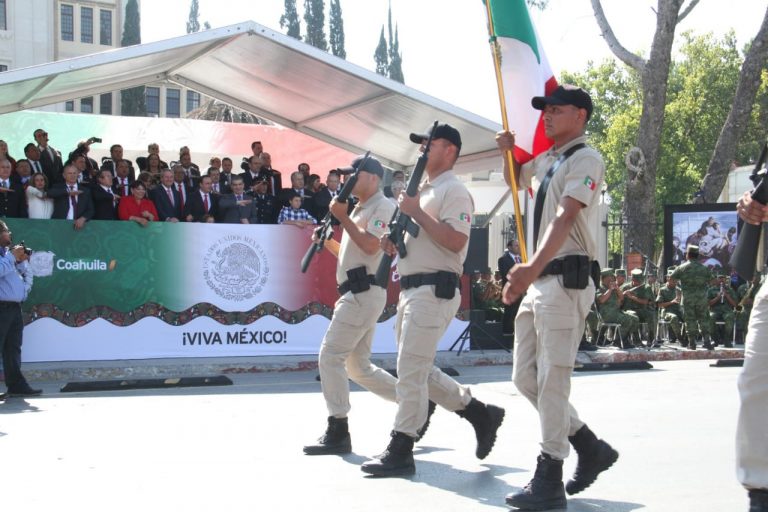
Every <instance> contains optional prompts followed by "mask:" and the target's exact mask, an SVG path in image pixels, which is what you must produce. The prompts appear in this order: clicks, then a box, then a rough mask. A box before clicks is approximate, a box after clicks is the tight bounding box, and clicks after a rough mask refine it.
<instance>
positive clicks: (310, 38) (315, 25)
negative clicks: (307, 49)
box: [304, 0, 328, 52]
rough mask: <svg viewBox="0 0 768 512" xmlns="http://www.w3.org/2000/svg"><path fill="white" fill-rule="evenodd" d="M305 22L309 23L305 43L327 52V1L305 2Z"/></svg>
mask: <svg viewBox="0 0 768 512" xmlns="http://www.w3.org/2000/svg"><path fill="white" fill-rule="evenodd" d="M304 21H305V22H306V23H307V35H306V36H304V42H305V43H308V44H311V45H312V46H314V47H315V48H319V49H321V50H323V51H324V52H327V51H328V42H327V40H326V39H325V0H304Z"/></svg>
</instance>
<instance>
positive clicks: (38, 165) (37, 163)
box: [32, 162, 42, 172]
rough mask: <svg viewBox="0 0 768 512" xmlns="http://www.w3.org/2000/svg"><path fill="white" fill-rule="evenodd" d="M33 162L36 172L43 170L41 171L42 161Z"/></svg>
mask: <svg viewBox="0 0 768 512" xmlns="http://www.w3.org/2000/svg"><path fill="white" fill-rule="evenodd" d="M32 164H33V165H34V167H35V172H42V171H40V162H32Z"/></svg>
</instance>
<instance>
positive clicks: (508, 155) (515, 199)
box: [485, 0, 528, 263]
mask: <svg viewBox="0 0 768 512" xmlns="http://www.w3.org/2000/svg"><path fill="white" fill-rule="evenodd" d="M485 8H486V12H487V13H488V32H489V35H490V39H489V43H490V45H491V54H493V66H494V68H495V69H496V86H497V87H498V90H499V106H500V107H501V125H502V127H503V128H504V131H509V119H508V118H507V101H506V99H505V97H504V82H503V81H502V77H501V62H500V61H499V53H498V52H497V48H498V47H497V45H496V31H495V30H494V28H493V15H492V14H491V0H485ZM504 159H505V160H506V162H507V168H508V169H509V183H510V186H511V187H512V203H513V204H514V206H515V224H516V225H517V239H518V243H519V244H520V258H521V259H522V260H523V263H526V262H527V261H528V250H527V248H526V244H525V231H524V230H523V217H522V214H521V213H520V198H519V195H518V188H517V180H516V179H515V159H514V158H513V155H512V151H511V150H507V151H505V152H504Z"/></svg>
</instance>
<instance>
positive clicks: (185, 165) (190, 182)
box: [174, 150, 202, 188]
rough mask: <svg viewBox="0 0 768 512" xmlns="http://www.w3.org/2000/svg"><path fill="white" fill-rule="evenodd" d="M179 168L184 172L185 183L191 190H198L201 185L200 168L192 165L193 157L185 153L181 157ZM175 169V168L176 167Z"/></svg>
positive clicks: (187, 152)
mask: <svg viewBox="0 0 768 512" xmlns="http://www.w3.org/2000/svg"><path fill="white" fill-rule="evenodd" d="M179 166H180V167H181V169H182V170H183V171H184V183H186V185H187V187H189V188H196V187H197V186H198V185H199V184H200V177H201V175H202V174H201V173H200V167H198V165H197V164H193V163H192V155H191V154H190V153H189V151H188V150H187V151H184V152H182V153H181V154H180V155H179ZM174 168H175V166H174Z"/></svg>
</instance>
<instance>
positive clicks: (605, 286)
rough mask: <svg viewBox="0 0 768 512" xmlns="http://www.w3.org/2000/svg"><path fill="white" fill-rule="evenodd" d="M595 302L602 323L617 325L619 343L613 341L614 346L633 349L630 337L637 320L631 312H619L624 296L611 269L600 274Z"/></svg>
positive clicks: (635, 327)
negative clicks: (619, 336) (619, 335)
mask: <svg viewBox="0 0 768 512" xmlns="http://www.w3.org/2000/svg"><path fill="white" fill-rule="evenodd" d="M595 302H596V303H597V310H598V312H599V313H600V317H601V318H602V320H603V323H609V324H619V330H620V332H621V342H620V341H619V340H615V341H614V345H616V346H617V347H619V348H625V349H629V348H634V345H633V344H632V342H631V340H630V337H631V334H632V333H633V332H636V331H637V327H638V319H637V317H636V316H634V314H633V313H632V312H628V313H625V312H623V311H622V310H621V305H622V303H623V302H624V294H623V293H622V291H621V290H620V289H619V287H618V285H617V284H616V278H615V276H614V270H613V269H612V268H604V269H603V270H602V271H601V272H600V288H599V289H598V290H597V291H596V292H595Z"/></svg>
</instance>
